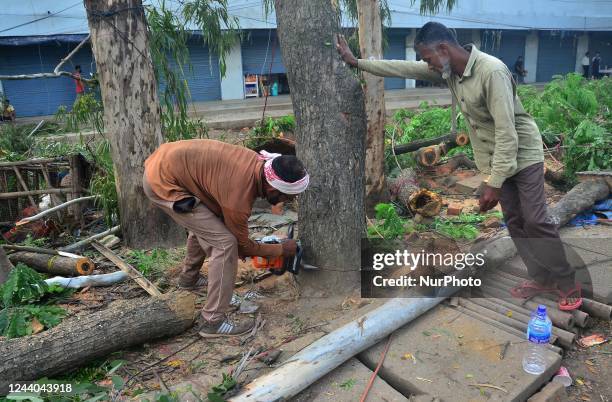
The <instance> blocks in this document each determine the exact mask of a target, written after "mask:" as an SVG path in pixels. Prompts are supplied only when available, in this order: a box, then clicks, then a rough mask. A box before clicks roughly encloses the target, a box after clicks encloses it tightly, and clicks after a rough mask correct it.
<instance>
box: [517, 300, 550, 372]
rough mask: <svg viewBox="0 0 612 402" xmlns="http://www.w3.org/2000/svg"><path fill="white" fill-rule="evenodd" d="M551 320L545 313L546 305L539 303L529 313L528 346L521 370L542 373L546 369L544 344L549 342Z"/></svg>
mask: <svg viewBox="0 0 612 402" xmlns="http://www.w3.org/2000/svg"><path fill="white" fill-rule="evenodd" d="M551 333H552V322H551V321H550V318H548V315H547V314H546V306H543V305H541V304H540V305H539V306H538V309H537V310H536V311H534V312H533V313H532V314H531V320H530V321H529V325H527V339H528V340H529V346H528V348H527V352H526V353H525V356H523V370H525V371H526V372H527V373H530V374H536V375H538V374H542V373H543V372H544V370H545V369H546V359H545V358H544V356H545V353H546V345H547V344H548V343H549V342H550V335H551Z"/></svg>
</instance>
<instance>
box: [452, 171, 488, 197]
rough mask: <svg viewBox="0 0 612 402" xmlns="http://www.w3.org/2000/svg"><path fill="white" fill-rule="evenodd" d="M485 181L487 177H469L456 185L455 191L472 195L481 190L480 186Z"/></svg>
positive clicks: (479, 175) (478, 175)
mask: <svg viewBox="0 0 612 402" xmlns="http://www.w3.org/2000/svg"><path fill="white" fill-rule="evenodd" d="M484 180H485V176H483V175H481V174H477V175H476V176H472V177H468V178H467V179H463V180H460V181H458V182H457V184H455V189H456V190H457V191H458V192H460V193H461V194H466V195H472V194H474V193H475V192H476V190H478V189H479V188H480V185H481V184H482V182H483V181H484Z"/></svg>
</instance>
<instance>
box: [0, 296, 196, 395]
mask: <svg viewBox="0 0 612 402" xmlns="http://www.w3.org/2000/svg"><path fill="white" fill-rule="evenodd" d="M194 318H195V295H193V294H191V293H189V292H173V293H169V294H167V295H163V296H161V297H151V298H149V297H147V298H136V299H130V300H119V301H116V302H113V303H112V304H111V305H110V306H109V307H108V308H107V309H104V310H101V311H97V312H94V313H90V314H84V315H80V316H78V317H74V318H71V319H68V320H65V321H64V322H62V323H60V324H59V325H58V326H56V327H54V328H51V329H49V330H47V331H44V332H41V333H39V334H36V335H31V336H26V337H23V338H15V339H5V340H3V341H0V356H2V359H1V360H0V395H6V393H7V392H8V384H9V383H15V382H16V381H30V380H35V379H38V378H41V377H52V376H56V375H58V374H61V373H64V372H67V371H70V370H73V369H75V368H77V367H79V366H82V365H84V364H86V363H87V362H89V361H91V360H92V359H96V358H100V357H103V356H106V355H108V354H110V353H112V352H115V351H118V350H122V349H126V348H129V347H132V346H135V345H140V344H143V343H145V342H149V341H151V340H154V339H158V338H164V337H169V336H174V335H178V334H180V333H182V332H184V331H185V330H186V329H188V328H189V327H191V326H192V325H193V320H194Z"/></svg>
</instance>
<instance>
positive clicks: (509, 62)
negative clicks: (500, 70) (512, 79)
mask: <svg viewBox="0 0 612 402" xmlns="http://www.w3.org/2000/svg"><path fill="white" fill-rule="evenodd" d="M500 32H501V34H500ZM500 35H501V37H500ZM526 40H527V31H508V30H505V31H483V32H482V37H481V41H482V43H481V50H482V51H484V52H485V53H488V54H490V55H492V56H495V57H497V58H498V59H500V60H501V61H503V62H504V63H505V64H506V66H508V69H509V70H510V71H511V72H513V73H514V63H516V59H518V57H519V56H523V57H525V41H526Z"/></svg>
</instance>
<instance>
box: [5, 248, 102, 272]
mask: <svg viewBox="0 0 612 402" xmlns="http://www.w3.org/2000/svg"><path fill="white" fill-rule="evenodd" d="M9 260H11V262H12V263H13V264H16V263H18V262H21V263H24V264H25V265H27V266H29V267H30V268H32V269H34V270H36V271H38V272H44V273H49V274H54V275H62V276H78V275H91V274H92V273H93V270H94V268H95V265H94V263H93V261H92V260H90V259H89V258H87V257H80V258H70V257H64V256H61V255H51V254H42V253H32V252H27V251H19V252H17V253H13V254H11V255H9Z"/></svg>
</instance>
